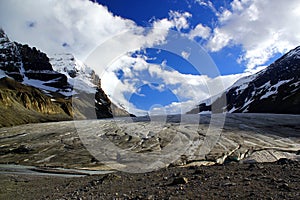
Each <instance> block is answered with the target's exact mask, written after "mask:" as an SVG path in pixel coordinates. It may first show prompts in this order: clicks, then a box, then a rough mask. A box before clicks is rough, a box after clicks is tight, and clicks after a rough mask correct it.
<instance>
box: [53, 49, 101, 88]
mask: <svg viewBox="0 0 300 200" xmlns="http://www.w3.org/2000/svg"><path fill="white" fill-rule="evenodd" d="M50 63H51V65H52V67H53V69H54V70H55V71H57V72H59V73H62V74H64V75H66V76H67V78H68V83H69V84H70V85H72V86H73V89H74V90H79V91H84V92H87V93H96V88H97V86H96V85H95V84H93V83H92V73H93V70H92V69H91V68H90V67H88V66H87V65H85V64H84V63H83V62H81V61H80V60H77V59H76V58H75V57H74V56H73V55H72V54H68V53H66V54H54V55H53V57H52V58H50ZM70 72H72V73H75V77H71V76H70V74H69V73H70Z"/></svg>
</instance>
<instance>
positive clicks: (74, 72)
mask: <svg viewBox="0 0 300 200" xmlns="http://www.w3.org/2000/svg"><path fill="white" fill-rule="evenodd" d="M0 106H1V110H3V111H5V112H1V113H0V119H1V120H0V127H3V126H12V125H19V124H26V123H33V122H45V121H61V120H70V119H97V118H109V117H113V116H129V113H128V112H126V111H125V110H123V109H121V108H119V107H118V106H116V105H113V104H112V103H111V101H110V100H109V98H108V97H107V95H106V94H105V93H104V91H103V90H102V88H101V80H100V78H99V76H98V75H97V74H95V72H94V71H93V70H92V69H90V68H89V67H88V66H86V65H85V64H83V63H81V62H80V61H78V60H76V59H75V58H74V56H72V55H71V54H56V55H55V57H52V58H51V59H49V58H48V56H47V55H46V54H45V53H43V52H41V51H39V50H37V49H36V48H35V47H29V46H28V45H26V44H25V45H23V44H19V43H17V42H13V41H10V40H9V38H8V36H7V35H6V34H5V33H4V31H3V30H2V29H1V30H0ZM16 113H18V114H16Z"/></svg>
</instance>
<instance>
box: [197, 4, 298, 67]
mask: <svg viewBox="0 0 300 200" xmlns="http://www.w3.org/2000/svg"><path fill="white" fill-rule="evenodd" d="M199 2H200V3H201V2H202V4H203V5H207V6H210V4H209V1H200V0H199ZM299 11H300V4H299V1H298V0H290V1H288V2H287V1H281V0H264V1H261V0H234V1H232V3H231V4H230V8H228V9H224V10H223V11H222V12H218V11H215V12H216V15H217V16H218V21H219V25H218V26H217V27H216V28H215V29H214V30H213V35H212V36H211V38H210V39H209V41H208V44H207V47H208V48H209V49H210V50H211V51H219V50H221V49H222V48H224V47H226V46H230V45H241V46H242V47H243V49H244V54H243V55H242V56H241V58H240V59H239V61H244V62H246V64H247V71H252V70H255V68H256V67H259V66H261V65H264V64H265V63H266V62H267V61H268V60H269V59H270V58H272V57H273V56H274V55H275V54H276V53H285V52H286V51H287V50H290V49H292V48H294V47H295V46H297V45H299V43H300V23H299V22H298V19H299V18H300V12H299Z"/></svg>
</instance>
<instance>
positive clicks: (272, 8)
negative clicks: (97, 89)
mask: <svg viewBox="0 0 300 200" xmlns="http://www.w3.org/2000/svg"><path fill="white" fill-rule="evenodd" d="M41 8H47V9H41ZM299 18H300V3H299V0H289V1H288V3H287V2H286V1H282V0H264V1H262V0H97V1H95V0H72V1H70V0H51V1H50V0H44V1H36V0H26V1H22V0H10V1H0V26H1V27H2V28H4V30H5V31H6V33H7V34H8V36H9V37H10V38H11V39H12V40H15V41H18V42H21V43H27V44H29V45H31V46H35V47H37V48H38V49H40V50H41V51H44V52H46V53H47V54H48V55H49V57H51V56H52V55H53V54H55V53H72V54H73V55H74V56H75V57H76V58H77V59H79V60H81V61H83V62H85V63H86V64H87V65H88V66H89V67H91V68H92V69H94V70H95V71H96V73H97V74H99V75H100V77H101V80H102V87H103V89H104V91H105V92H106V93H107V94H108V95H109V96H110V98H111V100H112V101H113V102H114V103H115V104H117V105H122V106H123V107H125V108H126V109H128V110H129V111H130V112H132V113H135V114H145V113H146V112H147V111H149V110H150V109H151V108H153V105H156V108H155V109H157V110H158V111H161V113H179V112H186V111H188V110H189V109H191V108H193V107H194V106H195V105H196V104H198V103H199V102H200V101H202V100H205V99H207V98H209V97H210V96H212V95H216V94H218V93H220V92H222V91H223V90H224V89H226V88H227V87H229V86H230V85H232V84H233V83H234V82H235V81H236V80H238V79H239V78H241V77H243V76H246V75H250V74H253V73H256V72H257V71H259V70H261V69H264V68H265V67H266V66H268V65H269V64H270V63H272V62H273V61H274V60H276V59H277V58H278V57H280V56H281V55H283V54H284V53H286V52H287V51H289V50H290V49H293V48H295V47H296V46H298V45H299V44H300V23H299V22H298V19H299ZM174 32H176V34H179V37H178V38H177V39H176V37H173V38H172V36H174V35H176V34H174ZM174 38H175V39H174ZM186 40H188V41H186ZM174 45H175V46H174ZM176 45H177V46H176ZM92 55H95V56H92ZM91 58H92V59H91ZM158 105H160V106H158Z"/></svg>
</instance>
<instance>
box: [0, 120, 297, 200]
mask: <svg viewBox="0 0 300 200" xmlns="http://www.w3.org/2000/svg"><path fill="white" fill-rule="evenodd" d="M198 116H200V115H185V116H169V117H168V118H164V119H165V121H164V123H161V122H162V118H161V117H157V118H152V119H151V121H149V119H147V118H133V119H132V118H119V119H114V120H110V119H109V120H84V121H69V122H52V123H43V124H31V125H21V126H14V127H4V128H1V129H0V138H1V139H0V158H1V159H0V162H1V163H2V165H0V177H1V185H2V187H1V192H0V194H1V195H0V198H1V199H7V198H8V199H78V198H81V199H114V198H115V199H117V198H119V199H182V198H185V199H195V198H197V199H199V198H200V199H207V198H210V199H213V198H221V199H228V198H231V199H240V198H247V199H257V198H259V199H295V198H296V197H297V196H299V182H300V170H299V169H300V168H299V160H300V155H299V150H300V137H299V135H300V126H299V123H298V122H299V120H300V116H297V115H271V114H269V115H268V114H227V116H226V118H224V116H223V115H217V116H210V115H207V116H200V117H198ZM222 119H223V120H224V121H223V122H224V124H223V123H221V124H219V123H215V122H214V120H215V121H218V122H220V121H222ZM3 164H4V165H3ZM7 164H10V165H8V167H5V168H3V167H4V166H6V165H7ZM11 164H14V165H15V166H18V168H25V169H26V170H25V171H24V170H21V169H18V170H16V167H12V166H11ZM22 166H24V167H22ZM26 166H27V167H26ZM32 166H35V168H33V167H32ZM94 170H98V172H101V173H103V172H107V173H109V174H105V175H93V174H94V173H95V171H94ZM28 171H30V173H29V172H28ZM122 171H123V172H122ZM88 174H90V175H88ZM67 175H69V178H68V177H67ZM70 175H71V176H70ZM86 175H88V176H86ZM77 176H81V177H77Z"/></svg>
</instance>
